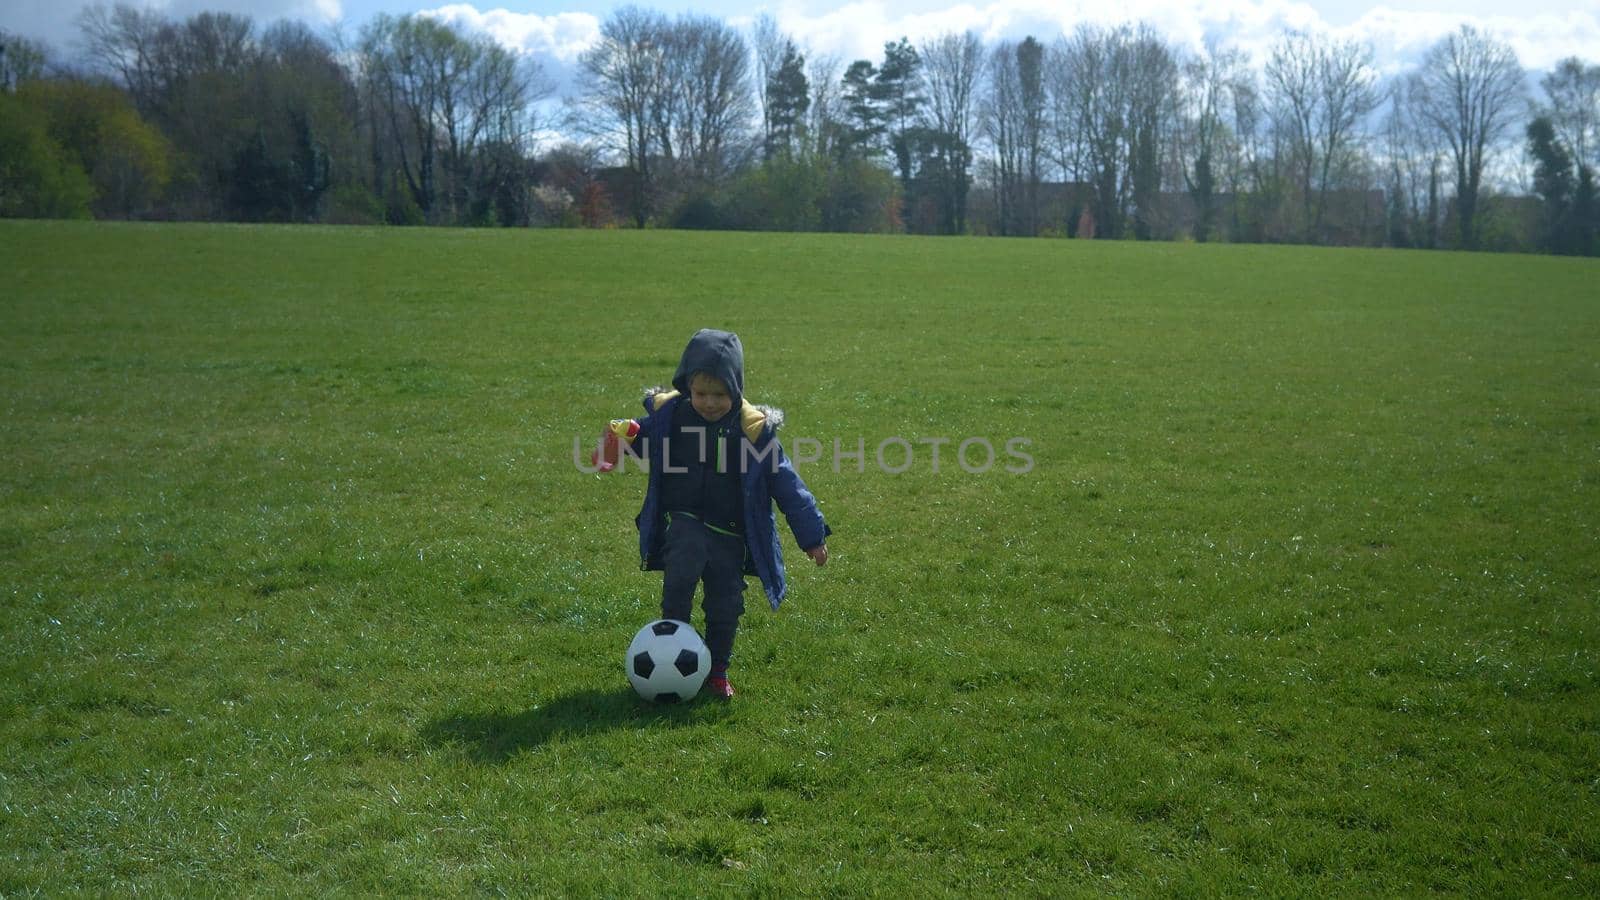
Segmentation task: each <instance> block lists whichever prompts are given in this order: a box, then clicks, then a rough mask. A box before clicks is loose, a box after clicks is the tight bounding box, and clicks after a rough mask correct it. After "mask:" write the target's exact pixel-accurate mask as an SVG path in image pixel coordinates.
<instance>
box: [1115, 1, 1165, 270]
mask: <svg viewBox="0 0 1600 900" xmlns="http://www.w3.org/2000/svg"><path fill="white" fill-rule="evenodd" d="M1124 52H1125V53H1126V54H1127V58H1128V65H1127V69H1126V71H1127V73H1128V77H1129V80H1130V89H1129V91H1128V109H1127V115H1126V121H1127V124H1128V132H1127V144H1128V146H1127V158H1128V165H1127V172H1128V182H1129V183H1128V191H1127V193H1128V195H1130V196H1131V200H1132V202H1133V230H1134V236H1135V237H1138V238H1139V239H1140V240H1149V239H1150V238H1152V237H1154V236H1155V221H1154V219H1155V207H1156V203H1157V198H1158V197H1159V196H1160V193H1161V159H1160V154H1161V150H1162V148H1163V147H1165V146H1167V145H1168V143H1169V135H1170V134H1171V132H1172V130H1173V123H1174V121H1175V119H1176V110H1177V93H1176V85H1177V81H1178V64H1177V61H1176V59H1175V58H1174V57H1173V54H1172V50H1171V48H1169V47H1168V46H1167V44H1166V42H1165V41H1164V40H1162V38H1161V37H1160V36H1159V35H1157V34H1156V32H1155V30H1154V29H1152V28H1150V27H1149V26H1148V25H1140V26H1139V28H1138V29H1137V30H1136V31H1135V32H1134V33H1133V38H1132V40H1131V41H1130V42H1129V43H1128V44H1127V45H1126V47H1125V48H1124Z"/></svg>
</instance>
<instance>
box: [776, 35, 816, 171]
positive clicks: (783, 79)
mask: <svg viewBox="0 0 1600 900" xmlns="http://www.w3.org/2000/svg"><path fill="white" fill-rule="evenodd" d="M766 92H767V104H766V109H767V124H768V133H767V146H766V157H767V159H772V158H773V157H774V156H778V155H783V156H793V155H794V147H795V140H796V138H797V137H799V134H800V131H801V130H802V128H803V127H804V124H805V120H806V111H807V110H809V109H810V108H811V84H810V82H809V81H807V80H806V58H805V57H804V56H802V55H801V54H800V53H799V51H797V50H796V49H795V46H794V42H793V41H787V42H785V43H784V48H783V61H782V62H781V63H779V65H778V68H777V69H775V70H773V73H772V76H771V78H769V79H768V80H767V85H766Z"/></svg>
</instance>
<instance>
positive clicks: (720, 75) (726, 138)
mask: <svg viewBox="0 0 1600 900" xmlns="http://www.w3.org/2000/svg"><path fill="white" fill-rule="evenodd" d="M670 43H671V46H672V52H671V53H670V54H668V57H667V60H666V65H667V71H666V77H667V84H666V88H667V91H668V93H669V94H670V95H671V97H672V100H673V102H672V103H671V104H670V106H669V107H668V108H669V109H671V111H672V116H671V121H669V122H668V123H666V128H667V131H668V133H666V134H663V135H662V145H663V147H668V148H672V150H673V152H674V153H675V156H676V158H677V160H679V162H680V163H681V165H682V167H683V168H684V169H685V170H686V171H685V174H686V175H687V176H688V178H689V179H690V181H691V182H693V183H694V184H696V185H700V186H704V185H708V184H711V183H713V182H715V181H716V180H717V179H719V178H721V177H722V176H723V175H724V174H726V173H727V172H728V171H729V170H730V169H731V168H732V167H733V165H734V164H735V163H737V162H738V159H739V157H740V155H741V154H742V153H743V152H744V151H745V149H746V145H745V138H746V137H747V128H748V124H747V123H748V122H749V121H750V118H751V115H752V113H753V112H754V110H753V108H752V103H751V92H750V51H749V49H748V48H747V47H746V46H745V43H744V39H743V38H741V37H740V36H739V34H738V32H736V31H734V30H733V29H732V28H730V27H729V26H727V25H725V24H723V23H722V22H721V21H719V20H717V19H712V18H707V17H701V16H686V17H684V18H680V19H679V20H678V21H677V22H675V23H673V26H672V29H671V38H670Z"/></svg>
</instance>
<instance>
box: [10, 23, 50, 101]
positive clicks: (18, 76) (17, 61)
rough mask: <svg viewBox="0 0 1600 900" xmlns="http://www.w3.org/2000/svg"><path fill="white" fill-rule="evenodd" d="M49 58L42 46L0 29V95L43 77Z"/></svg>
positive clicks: (47, 52)
mask: <svg viewBox="0 0 1600 900" xmlns="http://www.w3.org/2000/svg"><path fill="white" fill-rule="evenodd" d="M49 58H50V54H49V51H48V50H47V49H46V48H45V45H44V44H41V43H39V42H38V41H31V40H29V39H27V38H25V37H23V36H21V35H19V34H12V33H11V32H9V31H6V30H5V29H3V28H0V93H5V92H7V91H14V90H16V89H17V88H19V87H21V86H22V85H24V84H26V83H28V82H30V81H33V80H34V79H37V78H41V77H43V76H44V70H45V66H46V64H47V63H48V62H49Z"/></svg>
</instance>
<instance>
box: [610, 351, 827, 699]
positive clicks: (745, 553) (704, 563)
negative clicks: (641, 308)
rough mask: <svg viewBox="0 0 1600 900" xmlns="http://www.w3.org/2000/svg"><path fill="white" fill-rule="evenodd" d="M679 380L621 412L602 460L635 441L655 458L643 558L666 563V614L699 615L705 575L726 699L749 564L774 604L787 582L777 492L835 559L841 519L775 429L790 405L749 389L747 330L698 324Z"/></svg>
mask: <svg viewBox="0 0 1600 900" xmlns="http://www.w3.org/2000/svg"><path fill="white" fill-rule="evenodd" d="M672 387H673V390H670V391H669V390H665V389H663V388H651V389H650V390H649V391H647V392H645V397H644V408H645V412H646V415H645V417H644V418H643V419H617V420H614V421H613V422H612V423H611V425H610V428H609V433H610V434H611V435H614V436H615V441H613V442H610V444H611V446H612V448H613V453H612V454H611V458H609V459H608V460H606V461H605V462H602V463H601V466H602V468H603V469H609V468H610V465H608V464H607V463H612V464H614V463H615V462H616V458H615V455H614V451H615V449H616V448H617V446H618V445H619V444H621V443H624V442H625V443H626V444H627V445H628V452H630V453H631V454H633V455H635V456H642V457H644V458H645V459H647V460H648V461H649V464H650V466H649V468H650V480H649V485H648V487H647V488H646V490H645V495H644V508H643V509H641V510H640V511H639V517H638V518H637V519H635V523H636V524H637V525H638V526H639V555H640V560H641V568H644V569H649V570H660V571H661V572H662V573H663V574H662V581H661V617H662V618H664V619H679V620H681V621H685V622H687V621H689V616H690V614H691V612H692V611H693V608H694V591H695V585H696V584H697V583H702V584H704V585H705V593H704V595H703V597H702V600H701V603H702V605H703V607H704V610H705V637H706V646H707V648H708V649H709V650H710V651H711V675H710V676H709V677H708V678H707V679H706V689H707V690H708V691H710V692H711V694H712V696H715V697H721V698H723V699H727V698H730V697H732V696H733V685H732V684H730V683H729V682H728V661H729V659H730V658H731V657H732V655H733V637H734V634H735V632H737V631H738V629H739V617H740V616H741V615H743V613H744V590H745V581H744V576H745V575H755V576H757V577H759V578H760V579H761V586H762V587H763V588H764V589H765V591H766V595H767V602H768V603H770V604H771V605H772V608H773V609H777V608H778V604H779V603H781V602H782V601H783V597H784V593H785V591H786V584H785V578H784V570H783V553H782V551H781V550H780V548H779V545H778V530H777V517H776V516H775V515H774V514H773V512H772V504H773V503H774V502H776V503H777V505H778V508H779V509H781V510H783V515H784V518H785V519H787V520H788V522H789V529H790V530H791V531H793V532H794V536H795V539H796V541H798V542H799V544H800V549H801V550H803V551H805V554H806V555H807V556H809V557H811V559H812V560H813V561H814V562H815V563H816V564H817V565H819V566H820V565H823V564H824V563H826V562H827V561H828V547H827V544H826V540H827V537H828V535H829V534H831V533H832V531H831V529H829V528H828V525H827V523H826V522H825V521H823V518H822V513H821V512H820V511H819V510H818V509H817V501H816V499H815V498H814V497H812V496H811V492H810V491H808V490H807V489H806V486H805V482H803V481H801V480H800V475H799V474H798V473H797V472H795V470H794V467H793V466H791V465H790V464H789V460H788V458H787V457H786V456H784V453H783V447H782V445H781V444H779V442H778V440H777V438H776V437H775V434H776V432H777V430H778V428H779V426H780V425H782V424H783V413H782V412H781V411H779V410H775V409H771V408H768V407H764V406H755V405H752V404H751V403H750V401H749V400H747V399H745V396H744V348H743V347H742V346H741V345H740V343H739V336H738V335H736V334H733V333H732V332H727V331H715V330H712V329H709V328H706V329H702V330H700V331H699V332H696V333H695V336H694V337H693V338H690V340H689V346H687V347H685V348H684V350H683V358H682V359H681V360H680V361H679V362H678V370H677V372H675V373H674V374H673V376H672Z"/></svg>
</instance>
